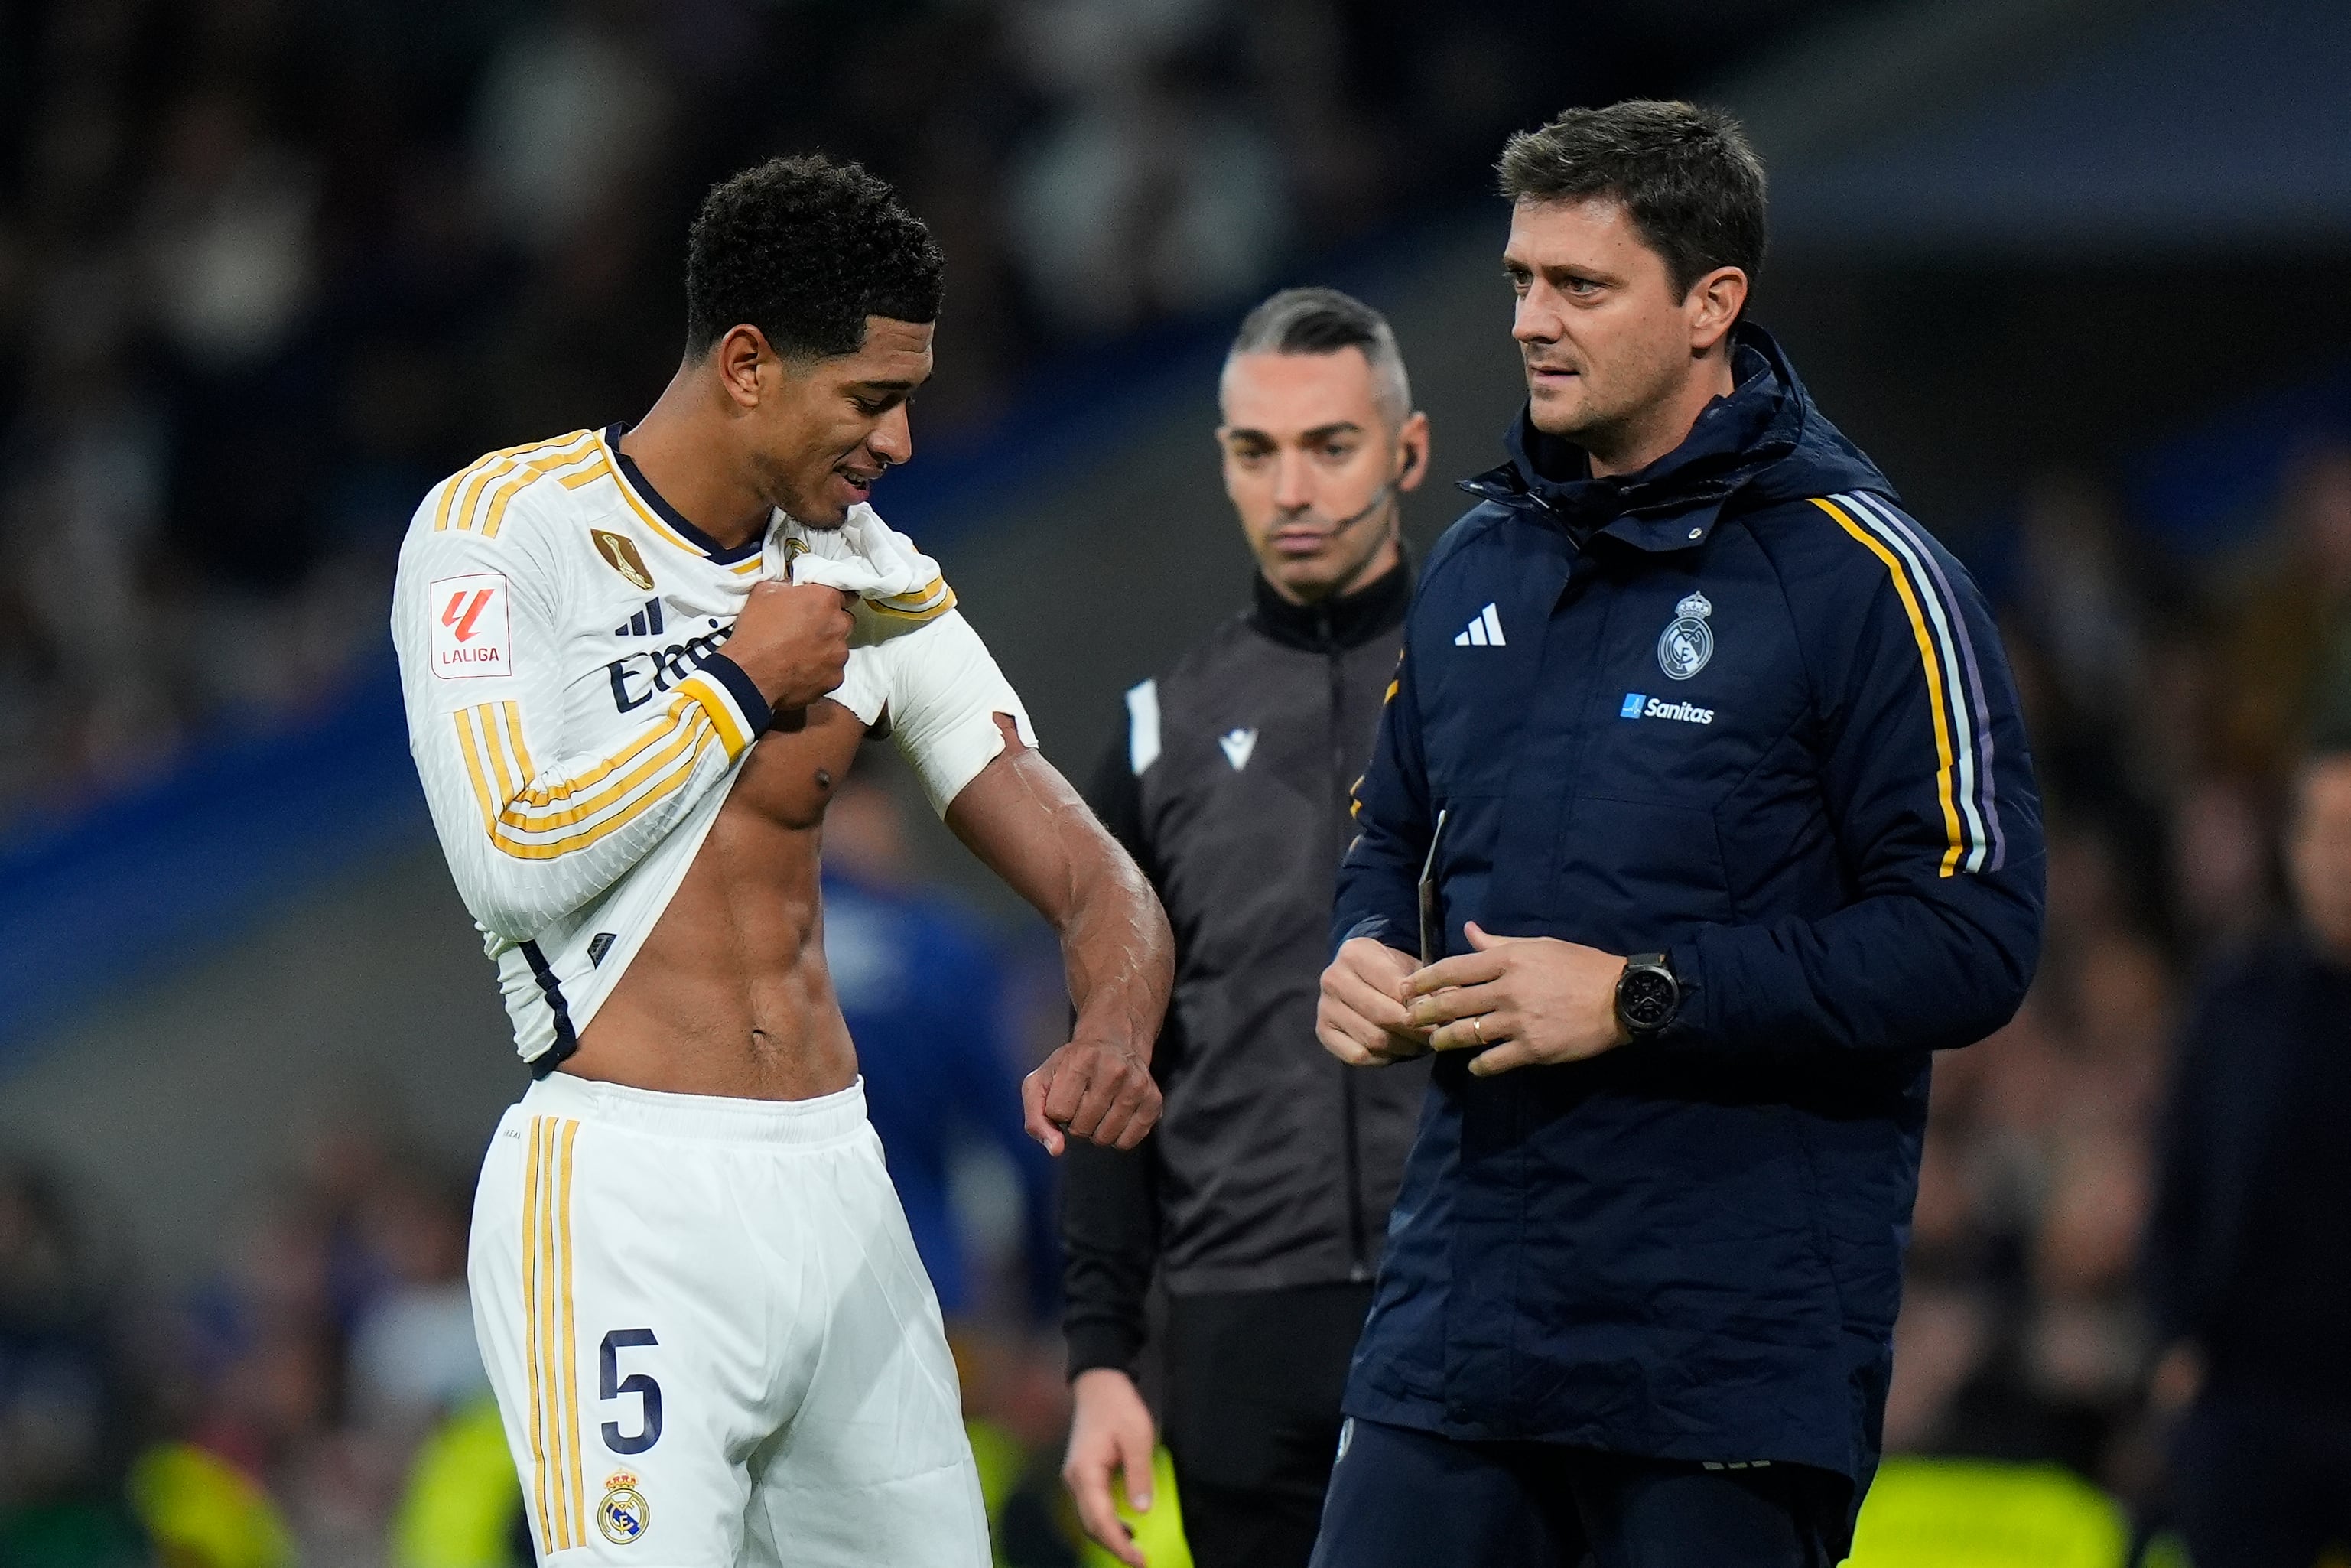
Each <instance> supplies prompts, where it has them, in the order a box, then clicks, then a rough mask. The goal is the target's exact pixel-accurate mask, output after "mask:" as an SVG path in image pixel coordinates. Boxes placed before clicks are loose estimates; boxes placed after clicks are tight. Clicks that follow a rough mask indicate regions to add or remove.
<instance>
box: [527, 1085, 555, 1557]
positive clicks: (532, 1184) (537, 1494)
mask: <svg viewBox="0 0 2351 1568" xmlns="http://www.w3.org/2000/svg"><path fill="white" fill-rule="evenodd" d="M546 1122H547V1118H546V1117H544V1116H533V1117H532V1118H531V1119H530V1157H529V1160H528V1163H527V1165H526V1166H525V1167H524V1176H523V1186H522V1332H523V1338H524V1339H525V1340H526V1341H528V1343H529V1345H530V1354H528V1356H527V1357H526V1358H525V1362H526V1364H527V1365H528V1368H529V1371H530V1461H531V1470H532V1475H533V1479H534V1480H535V1481H536V1483H537V1485H536V1487H535V1488H534V1490H533V1492H532V1501H533V1503H534V1504H536V1520H535V1522H536V1523H537V1524H538V1544H539V1550H540V1551H541V1552H552V1551H554V1550H555V1540H554V1537H553V1536H552V1535H551V1534H550V1533H549V1525H548V1512H547V1448H546V1446H545V1444H544V1442H543V1441H542V1439H541V1437H540V1434H539V1412H540V1408H541V1403H542V1402H541V1400H540V1398H539V1387H538V1163H539V1145H540V1143H541V1138H540V1129H541V1128H542V1127H544V1126H545V1125H546Z"/></svg>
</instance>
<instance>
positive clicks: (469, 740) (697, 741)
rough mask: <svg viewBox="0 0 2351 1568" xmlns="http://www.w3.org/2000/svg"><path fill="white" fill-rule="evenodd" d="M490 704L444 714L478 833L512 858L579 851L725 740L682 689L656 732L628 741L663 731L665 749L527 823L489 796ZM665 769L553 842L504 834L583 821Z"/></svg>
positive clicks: (661, 794)
mask: <svg viewBox="0 0 2351 1568" xmlns="http://www.w3.org/2000/svg"><path fill="white" fill-rule="evenodd" d="M489 706H490V705H488V704H485V705H483V709H472V708H465V709H460V710H458V711H457V712H456V713H455V714H453V715H452V716H451V717H452V718H454V719H455V721H456V725H457V747H458V749H459V750H460V751H461V752H462V753H464V755H465V772H466V775H467V777H468V778H469V779H471V780H472V782H473V786H474V797H475V802H476V804H478V805H479V806H480V808H481V811H482V828H483V831H485V832H486V833H487V834H488V835H489V838H490V842H491V844H492V846H493V847H495V848H496V849H497V850H499V851H501V852H504V853H506V854H509V855H512V856H514V857H515V858H516V859H517V860H556V859H559V858H560V857H561V856H563V855H566V854H569V853H570V852H572V851H574V850H580V849H585V848H587V847H588V846H589V845H590V844H593V843H595V842H597V841H600V840H601V839H603V838H606V837H608V836H609V835H611V833H613V832H616V831H619V830H620V829H622V828H623V827H625V826H627V825H628V824H629V823H630V822H632V821H635V820H636V819H637V818H638V817H639V816H641V815H643V813H644V811H645V810H647V809H648V808H650V807H651V806H652V805H653V803H654V802H656V801H658V800H663V799H664V798H665V797H667V796H668V795H670V794H671V793H673V792H674V790H676V789H677V788H678V787H679V786H680V785H682V784H684V782H685V780H686V779H687V778H688V777H689V776H690V775H691V774H692V773H693V771H694V758H695V754H697V753H698V752H700V750H701V749H702V747H703V746H704V745H705V744H706V743H707V742H710V741H713V740H717V741H718V742H719V744H720V745H721V746H722V747H723V746H724V745H725V744H726V742H725V741H724V740H721V739H720V738H719V734H718V728H717V727H716V725H714V724H713V723H712V722H711V719H710V713H709V710H708V709H707V708H705V706H703V705H702V704H701V703H699V702H697V701H695V697H694V695H693V694H691V693H681V694H680V695H679V699H678V701H677V702H675V703H674V704H673V705H672V707H671V710H670V716H671V719H672V723H671V724H670V725H668V726H665V727H664V728H662V729H657V730H655V731H654V732H653V734H652V735H651V736H649V737H640V738H639V741H638V742H637V743H634V744H635V747H636V749H638V750H642V749H643V747H645V746H648V745H652V744H653V743H655V742H658V741H660V740H661V739H663V738H664V737H665V736H666V737H669V745H668V747H666V748H665V749H664V750H663V751H662V752H661V753H660V754H659V755H657V756H655V757H654V758H652V759H650V760H649V761H647V762H645V763H644V764H643V766H641V767H639V768H635V769H633V770H632V772H630V773H629V774H628V775H627V776H626V777H625V778H623V779H621V780H620V781H619V782H618V783H615V784H614V785H612V786H611V788H610V789H606V790H604V791H603V792H601V794H599V795H597V796H594V797H592V798H590V800H586V801H583V802H581V803H580V804H579V805H576V806H569V807H566V808H564V809H563V810H559V811H554V812H550V813H548V814H546V815H545V816H544V817H543V818H541V819H539V820H537V821H534V820H532V819H531V818H530V817H528V815H526V814H523V813H521V812H519V811H518V810H517V806H516V800H515V797H513V796H511V795H506V796H501V795H499V794H496V793H493V787H492V785H491V782H490V774H491V771H493V770H494V769H495V768H497V767H499V766H501V765H502V760H501V759H502V758H503V755H504V750H505V748H504V747H503V746H501V745H499V744H498V743H497V741H496V728H495V727H494V722H495V721H494V719H493V718H492V716H491V715H490V714H488V713H487V712H486V711H484V710H486V709H487V708H488V707H489ZM681 718H682V719H683V721H684V722H683V724H680V723H679V722H677V721H679V720H680V719H681ZM477 721H479V722H480V723H481V724H482V726H483V728H482V731H481V737H480V739H479V741H478V742H477V741H476V739H475V723H476V722H477ZM485 751H488V752H489V753H490V754H491V756H490V758H488V759H487V760H486V759H485V758H484V756H483V753H484V752H485ZM681 759H683V760H681ZM665 769H666V777H660V778H659V781H658V782H657V783H655V784H654V785H653V788H652V789H649V790H646V791H645V792H644V793H643V794H642V795H640V796H638V797H637V799H635V800H632V801H629V803H628V804H627V805H626V806H624V807H623V808H622V810H618V811H616V812H614V813H613V814H612V815H611V816H609V817H606V818H604V819H603V820H602V821H599V822H595V823H593V824H592V825H591V826H590V827H588V828H585V829H583V830H582V831H580V832H577V833H573V834H571V835H570V836H569V837H568V838H563V839H559V840H556V841H554V842H552V843H532V842H528V841H524V840H522V839H519V838H517V837H516V836H515V833H514V832H509V831H507V829H509V828H511V829H513V830H515V831H516V832H525V833H538V832H552V831H556V830H558V829H560V828H566V827H569V826H571V825H572V824H574V823H576V822H581V821H587V820H588V819H590V818H591V817H593V816H595V815H596V814H597V813H598V812H600V811H602V810H605V809H606V808H607V807H609V806H611V805H613V804H615V803H617V802H619V801H622V800H626V799H627V797H628V795H629V794H630V792H631V791H632V790H634V789H637V788H638V787H639V786H641V785H643V784H644V783H645V782H646V781H647V780H648V779H655V778H656V777H657V776H660V775H662V774H663V773H664V770H665Z"/></svg>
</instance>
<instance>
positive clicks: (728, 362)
mask: <svg viewBox="0 0 2351 1568" xmlns="http://www.w3.org/2000/svg"><path fill="white" fill-rule="evenodd" d="M775 357H776V356H775V355H774V353H773V352H772V351H771V350H769V349H768V337H767V334H766V333H764V332H762V331H760V330H759V329H758V328H757V327H754V326H751V325H750V324H749V323H747V322H746V323H744V324H742V325H740V326H735V327H729V328H728V329H726V335H725V336H724V337H722V338H720V339H719V340H718V341H717V342H716V343H715V344H713V345H712V346H711V350H710V361H711V368H712V369H713V370H715V371H716V372H717V375H718V382H719V384H720V385H721V386H723V387H725V388H726V395H727V396H728V397H731V398H733V399H734V400H735V402H736V404H737V407H741V408H757V407H758V404H759V394H760V391H761V387H760V379H759V378H760V366H761V364H762V363H763V362H766V361H773V360H774V359H775ZM778 368H780V366H778Z"/></svg>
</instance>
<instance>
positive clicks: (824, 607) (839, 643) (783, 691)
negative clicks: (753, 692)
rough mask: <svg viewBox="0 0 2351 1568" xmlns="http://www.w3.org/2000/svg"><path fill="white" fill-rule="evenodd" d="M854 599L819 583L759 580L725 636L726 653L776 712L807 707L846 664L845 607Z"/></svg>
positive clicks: (847, 617)
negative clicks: (730, 632) (728, 633)
mask: <svg viewBox="0 0 2351 1568" xmlns="http://www.w3.org/2000/svg"><path fill="white" fill-rule="evenodd" d="M855 602H856V596H855V595H854V594H850V593H844V592H842V591H841V590H840V589H838V588H827V587H825V586H824V585H823V584H821V583H815V582H806V583H789V582H774V581H768V582H760V583H757V584H755V585H753V587H752V589H751V597H750V599H749V600H748V601H746V602H745V603H744V606H743V613H742V614H741V615H740V616H739V617H737V620H736V622H735V632H734V635H732V636H730V637H728V638H727V639H726V656H727V657H728V658H730V659H732V660H734V661H735V663H736V664H739V665H741V666H742V669H743V673H744V674H747V675H748V676H750V677H751V684H752V685H756V686H758V688H759V695H761V696H763V697H766V698H767V699H768V703H769V704H770V705H771V706H773V707H774V708H775V709H776V711H777V712H778V713H787V712H789V711H790V710H791V709H793V708H803V707H806V706H809V704H810V703H812V702H814V701H816V700H817V698H819V697H820V696H823V695H826V694H828V693H830V692H831V691H834V690H836V689H837V688H838V687H839V686H840V685H841V675H842V674H843V673H844V672H846V671H847V669H848V668H849V629H850V626H851V625H852V622H851V619H850V614H849V607H850V606H851V605H852V604H854V603H855Z"/></svg>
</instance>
